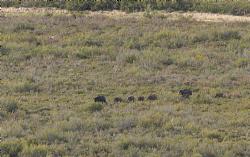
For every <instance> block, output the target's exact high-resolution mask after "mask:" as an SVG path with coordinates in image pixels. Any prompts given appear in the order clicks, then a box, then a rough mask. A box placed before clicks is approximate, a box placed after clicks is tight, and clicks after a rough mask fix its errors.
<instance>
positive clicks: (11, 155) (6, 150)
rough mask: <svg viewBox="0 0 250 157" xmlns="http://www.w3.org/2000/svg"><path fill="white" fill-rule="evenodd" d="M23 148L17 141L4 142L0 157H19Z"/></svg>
mask: <svg viewBox="0 0 250 157" xmlns="http://www.w3.org/2000/svg"><path fill="white" fill-rule="evenodd" d="M22 149H23V146H22V144H21V143H20V142H17V141H4V142H1V143H0V156H8V157H18V156H19V154H20V152H21V151H22Z"/></svg>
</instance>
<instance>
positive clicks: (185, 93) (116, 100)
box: [94, 89, 193, 103]
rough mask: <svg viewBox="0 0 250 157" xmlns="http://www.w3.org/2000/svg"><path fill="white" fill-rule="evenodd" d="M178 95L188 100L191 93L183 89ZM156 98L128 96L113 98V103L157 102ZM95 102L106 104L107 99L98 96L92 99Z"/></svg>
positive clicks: (154, 96) (150, 96)
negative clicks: (125, 98)
mask: <svg viewBox="0 0 250 157" xmlns="http://www.w3.org/2000/svg"><path fill="white" fill-rule="evenodd" d="M179 94H180V95H181V96H182V97H183V98H189V97H190V96H191V95H192V94H193V93H192V91H191V90H189V89H183V90H180V91H179ZM157 99H158V97H157V95H156V94H150V95H149V96H148V97H147V98H145V97H144V96H139V97H138V98H136V97H135V96H129V97H128V98H127V100H124V99H122V98H121V97H115V98H114V103H121V102H135V101H136V100H138V101H144V100H149V101H155V100H157ZM94 101H95V102H100V103H107V99H106V97H105V96H102V95H99V96H97V97H95V98H94Z"/></svg>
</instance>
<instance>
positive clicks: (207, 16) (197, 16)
mask: <svg viewBox="0 0 250 157" xmlns="http://www.w3.org/2000/svg"><path fill="white" fill-rule="evenodd" d="M21 13H29V14H49V13H51V14H73V13H74V12H70V11H68V10H63V9H56V8H0V14H16V15H20V14H21ZM83 13H85V15H86V16H96V15H103V16H108V17H111V18H130V17H131V18H132V17H133V18H140V17H142V16H143V15H144V13H143V12H135V13H126V12H122V11H117V10H115V11H95V12H92V11H84V12H83ZM153 14H155V15H159V16H167V17H169V18H174V19H175V18H180V17H185V18H190V19H193V20H197V21H205V22H250V17H247V16H233V15H223V14H212V13H198V12H186V13H180V12H172V13H168V12H164V11H155V12H154V13H153Z"/></svg>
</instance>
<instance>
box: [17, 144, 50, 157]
mask: <svg viewBox="0 0 250 157" xmlns="http://www.w3.org/2000/svg"><path fill="white" fill-rule="evenodd" d="M48 152H49V150H48V148H47V147H46V146H43V145H30V146H28V147H26V148H24V149H23V151H22V154H21V156H23V157H47V155H48Z"/></svg>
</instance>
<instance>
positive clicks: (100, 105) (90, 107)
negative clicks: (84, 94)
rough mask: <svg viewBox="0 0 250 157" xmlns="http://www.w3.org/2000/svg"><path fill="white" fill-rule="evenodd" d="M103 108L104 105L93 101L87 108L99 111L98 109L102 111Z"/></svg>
mask: <svg viewBox="0 0 250 157" xmlns="http://www.w3.org/2000/svg"><path fill="white" fill-rule="evenodd" d="M102 109H103V105H102V104H99V103H93V104H91V105H90V106H88V108H87V110H88V111H89V112H98V111H101V110H102Z"/></svg>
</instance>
